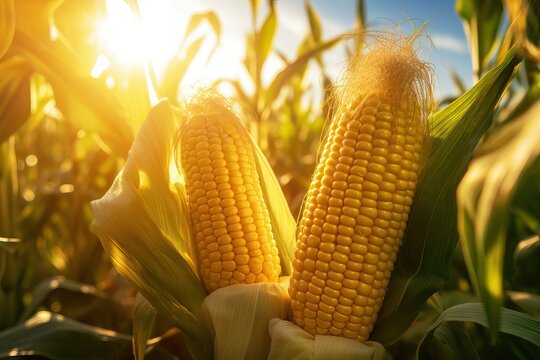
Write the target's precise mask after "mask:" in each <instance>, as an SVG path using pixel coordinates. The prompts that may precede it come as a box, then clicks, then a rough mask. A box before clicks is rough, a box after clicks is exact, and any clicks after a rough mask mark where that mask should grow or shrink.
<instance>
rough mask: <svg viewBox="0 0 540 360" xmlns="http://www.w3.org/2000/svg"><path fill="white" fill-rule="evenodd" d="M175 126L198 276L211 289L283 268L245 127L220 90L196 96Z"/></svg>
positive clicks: (270, 277) (272, 276)
mask: <svg viewBox="0 0 540 360" xmlns="http://www.w3.org/2000/svg"><path fill="white" fill-rule="evenodd" d="M186 114H187V115H186V118H185V119H184V120H183V122H182V124H181V126H180V127H179V144H180V146H179V148H180V149H179V150H180V161H181V166H182V168H183V171H184V177H185V182H186V189H187V194H188V205H189V210H190V214H191V221H192V226H193V231H194V234H195V246H196V249H197V253H198V263H199V268H200V275H201V277H202V279H203V281H204V283H205V286H206V288H207V289H208V290H209V291H213V290H215V289H217V288H221V287H225V286H228V285H233V284H250V283H256V282H266V281H277V280H278V277H279V274H280V272H281V267H280V260H279V256H278V251H277V248H276V243H275V241H274V238H273V235H272V229H271V224H270V220H269V214H268V209H267V207H266V204H265V202H264V198H263V194H262V190H261V185H260V181H259V174H258V172H257V168H256V163H255V159H254V155H253V149H252V145H251V142H250V140H249V138H248V136H249V135H248V133H247V131H246V130H245V129H244V128H243V127H242V126H243V125H242V124H241V123H240V120H239V119H238V118H237V117H236V115H235V114H234V113H233V112H232V111H231V110H230V109H229V107H228V106H227V104H226V103H225V101H224V99H222V98H220V97H219V96H218V95H215V94H214V95H212V96H209V97H204V98H195V99H194V100H193V101H192V102H191V103H190V104H188V105H187V107H186Z"/></svg>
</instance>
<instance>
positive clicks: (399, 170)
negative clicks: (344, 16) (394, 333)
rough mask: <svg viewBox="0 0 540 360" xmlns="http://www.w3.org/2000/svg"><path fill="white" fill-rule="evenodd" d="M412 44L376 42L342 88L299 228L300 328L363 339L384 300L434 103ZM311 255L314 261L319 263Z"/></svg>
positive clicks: (294, 289)
mask: <svg viewBox="0 0 540 360" xmlns="http://www.w3.org/2000/svg"><path fill="white" fill-rule="evenodd" d="M413 40H414V39H409V38H402V37H399V36H393V35H389V36H388V37H386V38H385V37H382V38H381V39H378V42H377V43H376V45H374V48H373V49H372V50H371V51H370V52H368V53H367V54H365V55H359V57H357V58H355V59H353V62H352V63H351V64H350V66H349V71H348V73H347V74H346V75H345V76H346V79H345V82H344V84H343V86H341V87H340V88H339V89H337V91H341V92H338V96H337V99H336V100H337V104H338V106H337V109H336V112H335V117H334V119H333V120H332V122H331V125H330V130H329V134H328V136H327V138H326V143H325V144H324V145H323V147H324V151H323V152H322V155H321V157H320V161H319V163H318V165H317V167H316V170H315V172H314V175H313V179H312V182H311V185H310V188H309V191H308V194H307V197H306V203H305V206H304V212H303V214H302V220H301V221H300V223H299V229H298V242H297V251H296V253H295V260H294V263H293V264H294V272H293V274H292V276H291V282H290V286H289V294H290V296H291V301H292V303H293V304H294V307H295V308H294V310H295V311H293V312H292V316H293V321H294V322H295V323H296V324H297V325H298V326H301V327H303V328H304V329H305V330H306V331H308V332H310V333H311V334H313V335H316V334H328V333H329V334H332V335H337V336H344V337H347V338H351V339H356V340H358V341H366V340H367V339H368V338H369V334H370V332H371V330H372V329H373V326H374V324H375V321H376V319H377V314H378V310H379V308H380V306H381V304H382V301H383V299H384V296H385V293H386V288H387V286H388V283H389V280H390V275H391V269H393V266H394V261H395V259H396V258H397V251H398V249H399V244H400V243H401V240H402V238H403V234H404V230H405V226H406V222H407V219H408V212H409V209H410V206H411V203H412V197H413V191H414V188H415V186H416V180H417V177H418V176H417V172H418V169H419V167H420V166H419V161H420V159H421V151H422V148H423V147H422V143H423V140H424V136H423V135H424V134H426V132H427V129H426V125H425V124H426V117H427V115H428V114H429V111H430V106H431V87H430V84H431V83H430V72H429V68H428V67H427V66H426V64H425V63H422V62H421V61H420V60H418V58H417V57H416V54H415V53H414V50H413V45H412V43H413ZM315 221H318V223H317V224H315ZM306 254H317V262H316V263H315V264H314V260H312V259H311V258H309V257H307V256H306ZM306 270H307V271H308V274H311V272H313V271H314V270H316V273H317V274H316V275H315V274H314V273H313V275H311V278H309V277H305V276H304V277H302V278H301V281H302V285H303V286H302V287H300V286H299V284H300V281H299V280H300V276H301V274H303V273H305V271H306ZM323 279H324V280H323ZM306 289H308V290H309V293H308V294H309V296H306ZM306 309H308V310H309V309H318V310H317V312H316V315H317V317H316V318H315V319H314V321H312V320H311V319H310V321H307V319H306ZM310 311H311V310H310ZM308 314H309V315H310V316H311V315H313V312H308Z"/></svg>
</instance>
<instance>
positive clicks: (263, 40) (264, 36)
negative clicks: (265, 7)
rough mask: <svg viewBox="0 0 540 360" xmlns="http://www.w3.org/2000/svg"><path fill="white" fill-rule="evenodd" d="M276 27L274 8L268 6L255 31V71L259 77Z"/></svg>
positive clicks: (270, 47) (272, 41)
mask: <svg viewBox="0 0 540 360" xmlns="http://www.w3.org/2000/svg"><path fill="white" fill-rule="evenodd" d="M276 29H277V18H276V12H275V10H274V8H273V7H272V8H270V13H269V14H268V16H267V17H266V19H265V20H264V23H263V25H262V26H261V29H260V30H259V31H258V33H257V40H256V41H255V54H256V58H257V72H258V74H259V77H260V73H261V70H262V67H263V65H264V63H265V61H266V58H267V57H268V54H269V53H270V49H272V44H273V43H274V37H275V35H276Z"/></svg>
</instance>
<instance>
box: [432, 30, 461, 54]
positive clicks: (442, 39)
mask: <svg viewBox="0 0 540 360" xmlns="http://www.w3.org/2000/svg"><path fill="white" fill-rule="evenodd" d="M431 40H432V41H433V44H434V45H435V47H436V48H437V49H439V50H447V51H451V52H455V53H460V54H466V53H468V52H469V49H468V47H467V44H465V43H464V42H463V41H461V40H460V39H458V38H457V37H455V36H452V35H446V34H432V35H431Z"/></svg>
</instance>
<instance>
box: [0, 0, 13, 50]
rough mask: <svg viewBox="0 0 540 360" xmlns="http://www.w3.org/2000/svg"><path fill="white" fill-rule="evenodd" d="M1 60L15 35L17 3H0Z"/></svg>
mask: <svg viewBox="0 0 540 360" xmlns="http://www.w3.org/2000/svg"><path fill="white" fill-rule="evenodd" d="M0 34H2V35H0V59H2V56H4V54H5V53H6V51H7V49H9V47H10V46H11V41H12V40H13V35H14V34H15V1H14V0H3V1H1V2H0Z"/></svg>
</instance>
